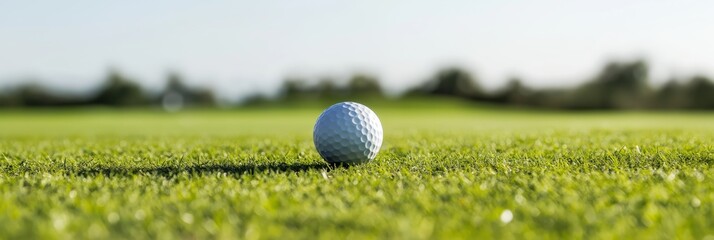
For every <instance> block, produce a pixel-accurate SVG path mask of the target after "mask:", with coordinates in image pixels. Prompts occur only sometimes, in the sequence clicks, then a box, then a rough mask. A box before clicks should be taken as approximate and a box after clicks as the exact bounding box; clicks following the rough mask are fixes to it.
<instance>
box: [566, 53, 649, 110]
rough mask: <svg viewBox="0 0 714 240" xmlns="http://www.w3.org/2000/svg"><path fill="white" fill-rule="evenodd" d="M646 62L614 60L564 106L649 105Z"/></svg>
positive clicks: (589, 107)
mask: <svg viewBox="0 0 714 240" xmlns="http://www.w3.org/2000/svg"><path fill="white" fill-rule="evenodd" d="M648 92H649V88H648V85H647V65H646V64H645V63H644V62H643V61H634V62H613V63H610V64H608V65H606V66H605V68H603V70H602V71H601V72H600V74H598V76H596V77H595V78H594V79H593V80H592V81H590V82H587V83H585V84H583V85H581V86H580V87H578V88H576V89H575V91H573V92H572V94H571V95H570V97H569V98H568V102H567V103H565V104H564V105H565V106H566V107H568V108H575V109H615V108H618V109H620V108H630V109H631V108H643V107H645V106H646V105H647V102H646V100H647V99H646V98H647V94H648Z"/></svg>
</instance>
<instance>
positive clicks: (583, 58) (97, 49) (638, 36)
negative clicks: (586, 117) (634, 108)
mask: <svg viewBox="0 0 714 240" xmlns="http://www.w3.org/2000/svg"><path fill="white" fill-rule="evenodd" d="M712 12H714V2H712V1H587V2H586V1H413V0H412V1H396V0H394V1H376V0H375V1H334V0H333V1H328V0H325V1H294V0H293V1H271V0H268V1H175V0H174V1H115V2H109V1H89V0H85V1H80V0H77V1H14V2H0V85H3V84H4V85H7V84H14V83H15V82H16V81H17V79H23V78H26V77H35V78H39V79H43V81H46V82H48V83H49V84H51V85H52V86H61V87H63V88H68V89H83V88H84V89H86V88H88V87H93V86H96V84H97V83H98V80H100V79H101V77H102V76H103V75H104V74H105V73H106V71H107V69H108V68H109V67H110V66H113V67H116V68H118V69H120V70H121V71H123V72H125V73H127V74H128V75H130V76H133V77H135V78H137V79H139V80H141V81H142V83H143V84H145V85H146V86H150V87H158V86H161V85H162V84H163V81H164V76H165V74H166V72H167V70H169V69H176V70H179V71H180V72H181V73H183V74H184V75H185V76H186V77H187V78H188V79H189V80H190V82H191V83H194V84H206V85H209V86H211V87H213V88H215V89H217V91H218V92H219V93H220V94H221V95H222V96H224V97H230V98H235V97H238V96H241V95H243V94H245V93H247V92H253V91H264V92H270V91H272V90H274V89H275V86H276V85H277V84H278V83H280V82H281V81H282V79H283V78H284V77H285V76H287V75H301V76H306V77H313V76H335V77H341V76H346V75H349V74H350V73H353V72H355V71H367V72H371V73H374V74H376V75H377V76H379V77H380V78H381V79H382V80H384V81H383V83H384V85H386V87H387V88H388V89H390V90H393V91H398V90H402V89H404V87H405V86H407V85H413V84H415V83H417V82H418V81H420V80H423V79H424V78H425V77H428V76H429V75H430V74H432V73H433V72H434V71H435V70H436V69H437V68H439V67H442V66H445V65H459V66H463V67H466V68H468V69H470V70H473V71H474V73H475V74H476V75H477V76H478V77H479V78H480V80H481V83H482V84H484V85H486V86H487V87H491V88H493V87H497V86H500V85H501V84H503V82H504V81H505V78H506V77H508V76H511V75H519V76H522V77H523V78H525V80H526V82H527V83H528V84H530V85H536V86H553V85H563V84H573V82H570V81H572V80H579V81H582V80H584V79H585V78H586V77H588V76H592V75H593V74H594V73H595V72H596V71H597V70H598V69H599V68H600V67H601V66H602V64H603V63H604V62H605V61H606V60H608V59H614V58H624V59H630V58H637V57H643V58H646V59H648V60H650V62H651V63H652V68H653V69H652V73H653V75H654V77H655V78H657V79H658V80H659V81H661V80H662V79H665V78H668V77H670V76H687V75H691V74H698V73H703V74H709V75H714V30H712V24H713V23H714V14H712Z"/></svg>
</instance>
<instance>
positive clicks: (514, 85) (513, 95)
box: [490, 77, 533, 106]
mask: <svg viewBox="0 0 714 240" xmlns="http://www.w3.org/2000/svg"><path fill="white" fill-rule="evenodd" d="M532 98H533V90H531V89H529V88H528V87H526V86H525V85H523V82H522V81H521V79H520V78H516V77H514V78H511V79H510V80H508V83H506V86H504V87H503V88H502V89H500V90H497V91H496V92H495V93H494V94H493V95H492V96H491V98H490V99H491V101H493V102H495V103H501V104H503V103H506V104H511V105H517V106H526V105H532V103H531V101H532V100H533V99H532Z"/></svg>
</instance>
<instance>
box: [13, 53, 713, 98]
mask: <svg viewBox="0 0 714 240" xmlns="http://www.w3.org/2000/svg"><path fill="white" fill-rule="evenodd" d="M430 97H440V98H455V99H462V100H465V101H472V102H479V103H486V104H493V105H503V106H518V107H530V108H545V109H563V110H608V109H681V110H697V109H698V110H705V109H709V110H711V109H714V82H713V81H712V79H710V78H708V77H706V76H701V75H700V76H693V77H689V78H686V79H670V80H668V81H667V82H666V83H665V84H664V85H662V86H653V85H652V84H651V82H650V79H649V76H648V66H647V63H646V62H644V61H629V62H611V63H608V64H606V65H605V66H604V67H603V68H602V70H601V71H600V72H599V73H598V74H596V75H595V76H593V77H591V78H590V79H588V80H587V81H585V82H584V83H583V84H580V85H578V86H575V87H569V88H566V87H564V88H541V89H536V88H532V87H529V86H526V85H525V84H524V83H523V81H522V80H521V79H519V78H512V79H509V80H508V83H507V84H506V85H505V86H504V87H502V88H500V89H498V90H495V91H487V90H485V89H484V88H482V87H481V86H480V85H479V82H478V79H477V78H476V77H475V76H474V75H473V74H471V73H470V72H469V71H467V70H465V69H463V68H458V67H449V68H444V69H441V70H439V71H437V72H436V73H435V74H433V75H432V76H430V77H429V78H427V79H426V80H424V81H422V83H421V84H418V85H416V86H413V87H411V88H409V89H408V90H407V91H406V92H405V93H404V94H402V95H401V96H400V97H399V99H409V98H430ZM364 99H376V100H380V99H382V100H386V99H389V98H388V97H386V95H385V93H384V91H383V88H382V87H381V85H380V84H379V80H378V78H377V77H375V76H372V75H369V74H354V75H352V76H351V77H349V78H348V79H346V81H339V80H336V79H332V78H325V79H320V80H318V81H310V79H302V78H288V79H286V80H285V81H284V82H283V84H282V86H281V87H280V91H279V94H278V95H277V96H274V97H268V96H265V95H260V94H256V95H253V96H250V97H248V98H246V99H244V100H243V101H242V102H240V103H238V104H237V105H242V106H261V105H291V104H299V103H302V102H310V101H313V102H314V101H322V102H336V101H343V100H364ZM216 102H217V101H216V98H215V95H214V94H213V92H211V91H210V90H209V89H205V88H196V87H189V86H187V85H186V84H184V82H183V79H182V78H181V77H180V76H179V75H178V74H176V73H171V74H169V75H168V77H167V81H166V86H165V87H164V89H163V90H162V91H160V92H158V93H152V92H150V91H147V90H145V89H143V88H142V87H141V86H140V85H139V84H137V82H136V81H134V80H132V79H129V78H127V77H126V76H124V75H122V74H121V73H119V72H117V71H110V72H109V73H108V74H107V77H106V78H105V80H104V83H103V84H102V85H101V86H100V87H99V88H97V89H95V91H94V92H93V93H91V94H88V95H87V94H85V95H71V94H70V95H68V94H60V93H56V92H54V91H52V90H51V89H47V88H45V87H42V86H39V85H36V84H26V85H22V86H19V87H15V88H12V89H9V90H5V91H0V106H1V107H71V106H113V107H125V106H152V105H156V106H164V108H168V109H179V108H181V107H185V106H200V107H209V106H215V105H216Z"/></svg>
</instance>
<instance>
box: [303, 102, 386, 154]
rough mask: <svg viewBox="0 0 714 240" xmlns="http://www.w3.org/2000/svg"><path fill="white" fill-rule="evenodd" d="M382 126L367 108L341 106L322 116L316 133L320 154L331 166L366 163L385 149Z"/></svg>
mask: <svg viewBox="0 0 714 240" xmlns="http://www.w3.org/2000/svg"><path fill="white" fill-rule="evenodd" d="M382 136H383V134H382V123H381V122H379V118H378V117H377V114H375V113H374V112H373V111H372V110H371V109H369V108H368V107H367V106H364V105H362V104H359V103H355V102H341V103H337V104H335V105H332V106H330V107H329V108H327V110H325V111H324V112H322V114H320V117H318V118H317V123H315V128H314V129H313V135H312V138H313V141H314V143H315V148H317V152H319V153H320V156H322V158H323V159H325V161H327V162H329V163H346V164H354V163H365V162H369V161H370V160H372V159H374V157H376V156H377V152H379V148H380V147H381V146H382Z"/></svg>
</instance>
